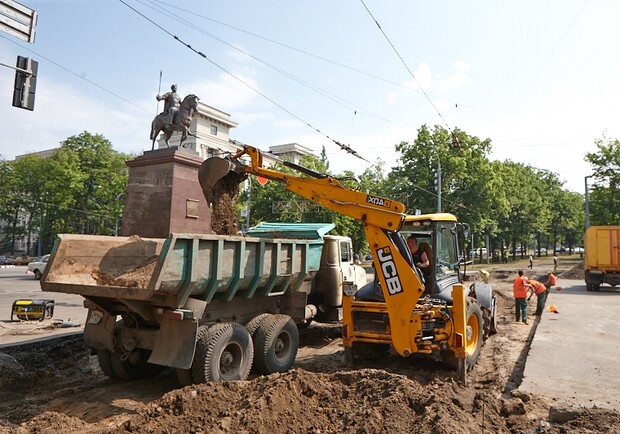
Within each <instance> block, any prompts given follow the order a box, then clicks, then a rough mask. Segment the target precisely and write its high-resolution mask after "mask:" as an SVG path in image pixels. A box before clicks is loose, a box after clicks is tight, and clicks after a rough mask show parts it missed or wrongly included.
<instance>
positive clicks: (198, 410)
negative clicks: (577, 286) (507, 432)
mask: <svg viewBox="0 0 620 434" xmlns="http://www.w3.org/2000/svg"><path fill="white" fill-rule="evenodd" d="M462 392H463V390H462V387H461V386H459V385H457V384H456V383H454V382H452V381H448V382H443V381H440V380H437V381H434V382H433V383H432V384H430V385H422V384H420V383H419V382H417V381H412V380H410V379H409V378H407V377H405V376H404V375H397V374H391V373H388V372H385V371H382V370H375V369H360V370H357V371H351V372H336V373H333V374H320V373H312V372H307V371H304V370H293V371H290V372H287V373H285V374H277V375H271V376H269V377H259V378H257V379H255V380H253V381H249V382H234V383H232V382H231V383H216V384H201V385H197V386H192V387H187V388H185V389H182V390H175V391H173V392H170V393H168V394H166V395H165V396H164V397H162V399H160V400H158V401H157V402H153V403H151V404H149V405H148V406H147V408H146V409H145V410H143V411H142V412H140V414H139V415H137V416H135V417H133V418H132V419H131V420H130V421H128V422H126V423H125V424H124V426H123V427H120V428H119V429H117V430H116V431H114V433H126V432H132V433H151V432H173V431H175V430H176V429H178V427H180V426H182V427H183V429H184V432H201V431H202V430H204V429H205V427H211V428H210V429H209V430H208V431H209V432H211V433H230V432H243V433H273V434H277V433H328V432H331V433H379V432H388V433H402V432H433V433H437V434H441V433H446V434H447V433H470V432H479V431H480V428H481V426H482V423H483V421H484V417H485V416H484V414H483V408H484V407H485V402H487V403H488V402H489V401H490V400H489V397H485V395H484V394H483V393H482V394H479V396H477V398H476V400H475V401H474V405H473V408H472V407H471V405H470V404H469V403H467V402H463V401H462V400H461V398H460V395H461V394H462ZM487 405H488V404H487ZM493 413H495V414H496V415H497V413H498V409H497V408H494V409H492V410H491V411H489V409H488V408H487V416H486V417H487V418H488V415H489V414H493ZM502 425H503V422H501V420H499V418H497V419H496V420H487V421H486V426H487V429H491V432H498V431H501V430H502Z"/></svg>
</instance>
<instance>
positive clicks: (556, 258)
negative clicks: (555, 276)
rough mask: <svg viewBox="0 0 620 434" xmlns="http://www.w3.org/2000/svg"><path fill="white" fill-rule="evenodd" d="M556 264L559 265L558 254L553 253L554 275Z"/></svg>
mask: <svg viewBox="0 0 620 434" xmlns="http://www.w3.org/2000/svg"><path fill="white" fill-rule="evenodd" d="M558 263H559V260H558V254H557V253H554V254H553V272H554V273H555V272H556V270H557V269H558Z"/></svg>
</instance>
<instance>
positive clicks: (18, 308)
mask: <svg viewBox="0 0 620 434" xmlns="http://www.w3.org/2000/svg"><path fill="white" fill-rule="evenodd" d="M13 316H15V317H17V319H18V320H22V321H43V320H44V319H49V318H51V317H52V316H54V300H29V299H24V300H15V301H14V302H13V307H12V308H11V321H13Z"/></svg>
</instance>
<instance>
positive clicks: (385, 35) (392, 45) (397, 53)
mask: <svg viewBox="0 0 620 434" xmlns="http://www.w3.org/2000/svg"><path fill="white" fill-rule="evenodd" d="M360 2H361V3H362V5H363V6H364V8H365V9H366V12H368V15H370V18H372V20H373V21H374V22H375V24H376V25H377V27H378V28H379V30H380V31H381V34H382V35H383V37H384V38H385V40H386V41H387V42H388V44H390V47H392V50H394V53H396V56H397V57H398V59H399V60H400V61H401V63H402V64H403V66H404V67H405V69H406V70H407V72H409V75H410V76H411V78H413V80H414V81H415V82H416V84H417V85H418V87H419V88H420V91H422V93H423V94H424V96H425V97H426V99H427V100H428V102H429V104H430V105H431V107H433V110H435V113H437V116H439V118H440V119H441V120H442V121H443V123H444V125H445V126H446V128H447V129H448V131H449V132H450V135H451V136H452V138H453V140H454V141H455V144H456V145H457V146H458V147H459V149H460V148H461V145H460V144H459V142H458V139H457V137H456V134H454V131H452V128H450V125H448V122H446V120H445V119H444V117H443V116H442V114H441V112H440V111H439V110H438V109H437V107H435V104H433V101H432V100H431V99H430V97H429V96H428V94H427V93H426V91H425V90H424V88H423V87H422V85H421V84H420V82H419V81H418V79H417V78H416V77H415V75H414V74H413V72H412V71H411V69H410V68H409V65H407V62H405V60H404V59H403V57H402V56H401V55H400V53H399V52H398V50H397V49H396V47H395V46H394V44H392V41H391V40H390V38H389V37H388V35H387V34H386V33H385V32H384V31H383V29H382V28H381V25H380V24H379V22H378V21H377V19H376V18H375V17H374V16H373V14H372V12H370V9H368V6H366V3H364V0H360Z"/></svg>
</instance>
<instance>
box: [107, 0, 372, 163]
mask: <svg viewBox="0 0 620 434" xmlns="http://www.w3.org/2000/svg"><path fill="white" fill-rule="evenodd" d="M119 1H120V2H121V3H122V4H124V5H125V6H127V7H128V8H129V9H131V10H132V11H134V12H135V13H136V14H138V15H139V16H141V17H142V18H144V19H145V20H147V21H148V22H149V23H151V24H153V25H154V26H155V27H157V28H158V29H160V30H161V31H162V32H164V33H166V34H167V35H169V36H171V37H172V38H173V39H174V40H176V41H178V42H179V43H180V44H182V45H184V46H185V47H187V48H188V49H190V50H191V51H193V52H194V53H196V54H198V55H199V56H200V57H202V58H203V59H205V60H206V61H207V62H209V63H210V64H211V65H213V66H215V67H216V68H218V69H219V70H220V71H222V72H224V73H225V74H227V75H229V76H230V77H232V78H234V79H235V80H237V81H238V82H239V83H241V84H243V85H244V86H246V87H247V88H249V89H251V90H252V91H253V92H256V93H257V94H258V95H260V96H262V97H263V98H265V99H266V100H267V101H269V102H271V103H272V104H273V105H275V106H276V107H278V108H280V110H282V111H284V112H286V113H288V114H289V115H290V116H292V117H293V118H295V119H297V120H298V121H300V122H301V123H302V124H304V125H306V126H307V127H309V128H311V129H313V130H314V131H316V132H317V133H319V134H320V135H322V136H323V137H325V138H327V139H329V140H330V141H332V142H333V143H335V144H336V145H338V146H339V147H340V148H341V149H342V150H344V151H346V152H347V153H349V154H351V155H353V156H355V157H357V158H359V159H361V160H364V161H366V162H368V160H366V159H365V158H364V157H362V156H361V155H359V154H358V153H357V151H355V150H354V149H353V148H351V147H350V146H349V145H345V144H343V143H341V142H339V141H338V140H336V139H333V138H331V137H330V136H329V135H327V134H325V133H324V132H322V131H321V130H319V129H318V128H316V127H315V126H313V125H312V124H310V123H309V122H307V121H305V120H304V119H302V118H301V117H300V116H298V115H296V114H295V113H293V112H292V111H290V110H289V109H287V108H286V107H284V106H283V105H281V104H279V103H278V102H276V101H275V100H274V99H272V98H270V97H269V96H267V95H266V94H265V93H263V92H261V91H259V90H258V89H256V88H255V87H254V86H252V85H251V84H249V83H248V82H246V81H245V80H242V79H241V78H239V77H237V76H236V75H235V74H233V73H232V72H230V71H228V70H227V69H226V68H224V67H223V66H221V65H219V64H217V63H216V62H214V61H213V60H211V59H210V58H209V57H207V55H206V54H204V53H203V52H201V51H198V50H197V49H195V48H194V47H192V46H191V45H190V44H188V43H187V42H185V41H183V40H182V39H181V38H179V37H178V36H177V35H174V34H173V33H171V32H170V31H169V30H167V29H166V28H164V27H163V26H161V25H160V24H158V23H156V22H155V21H153V20H152V19H151V18H149V17H147V16H146V15H144V14H143V13H142V12H140V11H138V10H137V9H135V8H134V7H133V6H130V5H129V4H128V3H127V2H125V0H119Z"/></svg>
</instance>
